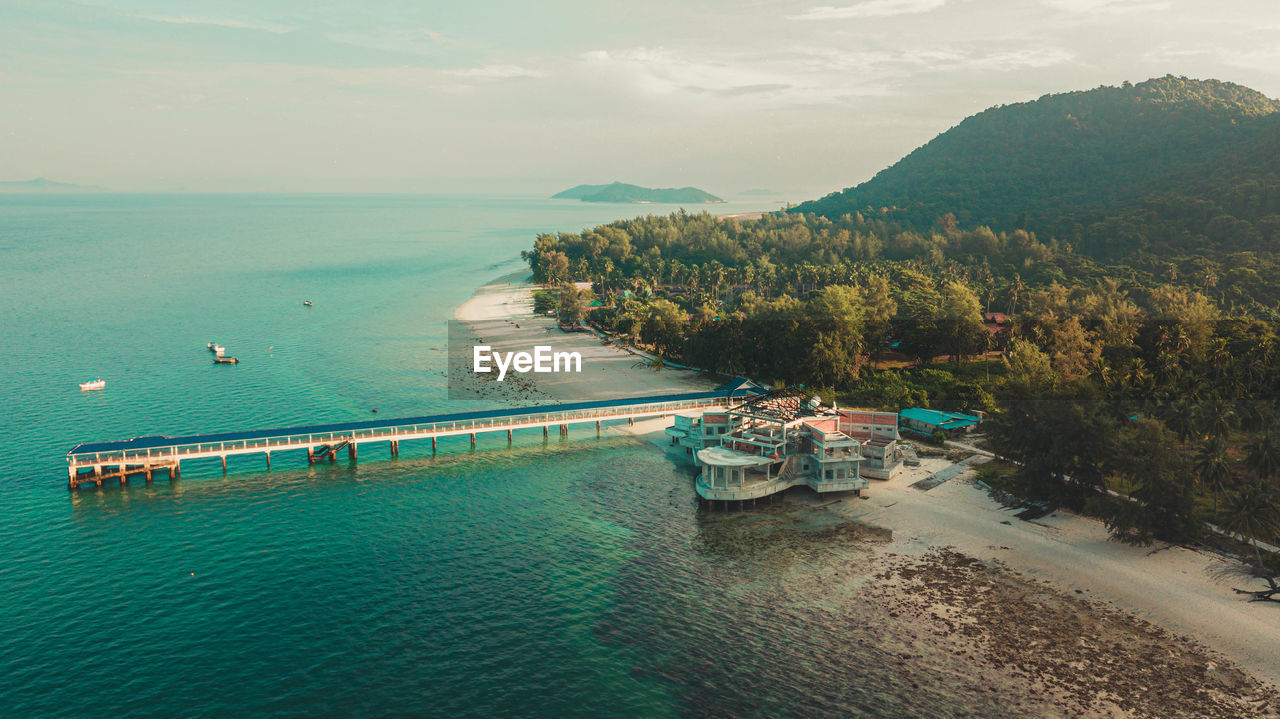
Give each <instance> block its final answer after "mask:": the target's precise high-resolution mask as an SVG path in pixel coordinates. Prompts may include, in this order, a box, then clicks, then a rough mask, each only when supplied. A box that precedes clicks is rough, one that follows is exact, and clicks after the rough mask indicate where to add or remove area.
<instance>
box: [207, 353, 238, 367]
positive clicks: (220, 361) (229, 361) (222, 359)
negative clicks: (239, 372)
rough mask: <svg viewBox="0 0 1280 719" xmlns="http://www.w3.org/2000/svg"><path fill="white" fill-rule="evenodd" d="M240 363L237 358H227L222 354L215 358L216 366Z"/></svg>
mask: <svg viewBox="0 0 1280 719" xmlns="http://www.w3.org/2000/svg"><path fill="white" fill-rule="evenodd" d="M239 362H240V360H238V359H236V358H235V357H227V356H225V355H223V354H222V353H221V352H219V353H218V356H217V357H214V358H213V363H214V364H237V363H239Z"/></svg>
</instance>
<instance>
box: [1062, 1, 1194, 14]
mask: <svg viewBox="0 0 1280 719" xmlns="http://www.w3.org/2000/svg"><path fill="white" fill-rule="evenodd" d="M1042 2H1043V3H1044V4H1045V5H1048V6H1049V7H1051V8H1054V9H1055V10H1063V11H1066V12H1074V13H1086V14H1098V15H1125V14H1128V13H1139V12H1156V11H1158V10H1168V9H1169V3H1168V1H1167V0H1042Z"/></svg>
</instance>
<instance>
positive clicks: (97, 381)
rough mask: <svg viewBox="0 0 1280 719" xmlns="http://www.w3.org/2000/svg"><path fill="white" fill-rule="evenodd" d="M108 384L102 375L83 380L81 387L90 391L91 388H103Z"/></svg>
mask: <svg viewBox="0 0 1280 719" xmlns="http://www.w3.org/2000/svg"><path fill="white" fill-rule="evenodd" d="M106 386H107V381H106V380H105V379H102V378H101V377H94V378H93V379H91V380H89V381H88V382H81V383H80V389H82V390H85V391H88V390H91V389H102V388H103V387H106Z"/></svg>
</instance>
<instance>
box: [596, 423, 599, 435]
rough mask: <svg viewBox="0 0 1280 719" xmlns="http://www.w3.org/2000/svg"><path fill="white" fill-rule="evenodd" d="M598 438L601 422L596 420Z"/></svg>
mask: <svg viewBox="0 0 1280 719" xmlns="http://www.w3.org/2000/svg"><path fill="white" fill-rule="evenodd" d="M596 436H597V437H599V436H600V420H598V419H597V420H596Z"/></svg>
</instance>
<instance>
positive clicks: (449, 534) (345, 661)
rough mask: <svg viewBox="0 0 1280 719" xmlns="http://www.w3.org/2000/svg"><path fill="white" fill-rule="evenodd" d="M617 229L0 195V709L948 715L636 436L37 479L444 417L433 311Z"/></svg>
mask: <svg viewBox="0 0 1280 719" xmlns="http://www.w3.org/2000/svg"><path fill="white" fill-rule="evenodd" d="M634 209H635V208H632V207H626V206H593V205H583V204H581V203H564V202H553V201H549V200H544V199H538V198H518V197H503V198H475V197H367V196H362V197H350V196H300V197H288V196H107V195H93V196H69V197H29V196H8V197H5V196H0V318H2V320H0V328H2V329H0V346H2V347H3V350H4V356H3V359H4V363H3V365H2V366H0V399H2V400H3V402H4V411H3V412H2V413H0V436H2V437H3V445H0V457H2V460H0V462H2V463H0V480H2V481H0V716H2V717H28V716H29V717H56V716H69V717H71V716H74V717H79V716H102V717H114V716H123V715H142V714H146V715H153V716H192V717H232V716H256V715H272V716H299V717H320V716H335V717H348V716H458V715H474V716H501V715H507V716H548V717H560V716H635V717H651V716H681V715H684V716H688V715H739V716H742V715H755V716H778V715H793V716H814V715H822V714H829V715H847V714H850V713H852V714H865V715H880V716H895V715H896V716H922V715H934V716H946V715H950V714H952V712H953V710H955V709H956V707H952V706H949V703H948V702H947V700H946V698H945V696H942V694H941V693H940V691H939V693H938V694H937V695H933V694H931V693H930V691H929V690H927V689H926V690H912V691H910V692H900V691H897V690H896V688H895V687H896V680H895V677H894V676H892V675H891V674H890V673H889V671H888V670H887V669H885V668H884V666H887V662H886V661H884V656H882V655H883V654H884V651H882V650H881V649H877V648H875V647H874V644H867V641H868V638H867V637H866V636H864V635H861V634H859V631H860V630H859V629H857V628H856V627H857V616H856V614H855V615H852V616H851V615H849V614H848V612H851V611H852V612H856V604H855V603H845V604H841V605H840V606H841V609H840V610H839V611H833V610H832V609H831V608H830V605H831V602H829V601H827V599H828V598H825V597H818V598H807V597H805V595H804V593H803V592H802V591H798V590H797V589H796V586H798V585H797V584H796V582H801V583H802V582H803V581H804V580H805V577H806V576H808V575H810V574H812V573H814V572H817V573H821V572H822V571H825V570H823V569H822V568H823V567H824V566H826V565H825V564H824V563H825V562H828V561H829V555H830V550H831V549H832V547H831V546H829V545H828V544H827V543H826V542H827V541H828V540H825V539H822V537H823V536H825V535H823V534H822V533H821V532H818V533H816V534H812V537H811V535H810V534H809V533H806V532H807V530H806V531H800V532H798V533H795V536H794V537H793V536H792V535H791V534H788V535H787V536H788V537H790V539H787V540H786V541H783V542H781V543H777V544H769V543H768V542H762V539H761V538H762V534H761V533H762V532H763V533H765V534H767V533H768V532H770V531H772V532H776V531H777V527H776V526H775V525H776V524H777V523H776V522H772V521H762V517H761V515H752V514H746V515H726V516H721V515H706V514H702V513H700V512H699V511H698V510H697V508H696V505H695V504H694V502H693V494H692V490H691V486H690V476H691V474H690V472H689V470H688V469H687V468H686V467H684V466H682V465H681V464H680V463H679V462H677V461H674V460H672V459H671V458H669V457H668V456H666V455H665V454H664V453H663V452H661V451H660V450H658V449H656V448H655V447H652V446H649V445H647V444H644V443H641V442H638V441H636V440H634V439H629V438H624V437H618V436H610V435H606V436H605V438H603V439H596V438H595V437H594V436H592V435H593V433H588V432H585V431H584V432H583V433H581V436H575V437H572V438H571V439H570V440H569V441H567V442H565V441H559V440H558V439H556V438H553V439H552V441H550V442H549V443H546V444H544V442H543V440H542V437H541V434H540V433H533V434H530V435H529V436H520V435H517V438H516V442H515V444H514V446H513V447H510V448H509V447H507V445H506V441H505V439H504V438H489V439H487V440H486V439H485V438H482V439H481V444H480V448H479V451H478V452H476V453H474V454H472V453H470V452H468V451H467V449H466V447H465V446H464V445H462V444H452V445H451V444H442V450H443V451H442V452H441V454H440V455H439V456H438V457H435V458H432V457H430V456H429V455H430V449H429V447H417V448H414V447H411V446H409V445H408V444H406V445H405V446H404V447H403V448H402V452H401V457H400V458H399V459H397V460H388V459H386V458H385V450H382V451H381V452H379V450H362V452H361V461H360V462H359V463H350V462H347V461H345V457H344V461H339V462H337V463H335V464H319V465H316V466H313V467H312V466H307V465H306V463H305V462H303V461H298V462H297V463H290V461H288V459H287V458H286V457H284V456H278V457H276V459H275V461H274V462H273V471H271V472H267V471H265V469H264V468H263V467H262V466H261V460H260V459H254V458H232V460H231V462H230V468H229V469H230V471H229V473H228V474H227V475H226V476H223V474H222V473H221V471H220V468H218V467H217V465H216V463H210V464H208V465H205V466H200V465H198V464H192V466H190V467H188V466H187V465H186V464H184V467H183V479H182V480H181V481H180V482H176V483H173V484H170V483H168V482H167V481H165V480H163V479H161V480H158V481H157V482H156V483H155V484H154V485H153V486H150V487H148V486H144V485H143V484H142V483H141V482H140V481H135V483H134V485H132V486H129V487H125V488H116V487H106V488H103V489H100V490H96V489H87V490H81V491H79V492H69V491H68V490H67V489H66V487H65V483H66V471H65V464H64V461H63V454H64V453H65V452H66V450H67V449H68V448H70V446H71V445H73V444H74V443H76V442H78V441H89V440H110V439H122V438H127V437H130V436H140V435H147V434H180V433H187V432H209V431H218V430H231V429H247V428H255V427H259V428H260V427H270V426H280V425H290V424H296V423H311V422H322V421H339V420H346V419H361V418H367V417H371V416H372V415H371V413H370V410H371V409H372V408H375V407H376V408H378V410H379V415H378V416H380V417H395V416H401V415H415V414H422V413H427V412H433V411H447V410H449V409H454V408H463V407H462V406H460V405H459V404H458V403H452V404H451V403H450V402H448V401H447V400H446V399H445V396H446V393H445V384H444V379H445V378H444V352H443V349H444V341H445V340H444V337H445V324H444V322H445V320H446V319H447V318H448V317H450V316H451V314H452V311H453V309H454V307H455V306H457V305H458V304H460V303H461V302H462V301H464V300H465V299H466V298H467V297H468V296H469V295H470V294H471V292H472V291H473V290H474V288H475V287H477V286H478V285H480V284H482V283H483V282H485V281H487V280H489V279H492V278H493V277H496V276H498V275H501V274H504V273H507V272H511V271H514V270H517V269H519V268H520V266H521V265H520V261H519V259H518V253H519V251H520V250H522V249H525V248H526V247H528V246H529V245H530V243H531V241H532V237H533V235H534V233H536V232H541V231H555V230H573V231H576V230H578V229H580V228H582V227H584V226H589V225H592V224H596V223H599V222H604V221H607V220H610V219H613V218H614V217H616V216H619V215H624V214H631V213H632V212H633V211H634ZM646 209H653V210H657V211H665V209H666V208H658V207H655V208H646ZM738 209H757V208H737V207H734V206H728V207H726V206H717V208H716V210H717V211H720V210H724V211H734V210H738ZM303 299H311V300H313V301H314V304H315V306H314V308H311V309H307V308H304V307H303V306H302V305H301V301H302V300H303ZM210 340H215V341H218V342H220V343H221V344H224V345H226V346H227V347H228V349H229V351H230V353H232V354H234V355H236V356H238V357H240V358H241V360H242V363H241V364H240V365H237V366H214V365H212V364H211V363H210V361H209V354H208V352H207V350H206V349H205V343H206V342H208V341H210ZM433 348H439V349H433ZM94 375H101V376H102V377H103V378H104V379H106V380H107V389H106V390H105V391H102V392H94V393H81V392H79V391H78V389H77V388H76V384H77V383H78V382H81V381H84V380H85V379H88V378H90V377H92V376H94ZM465 408H467V409H474V408H477V407H476V405H474V404H467V405H466V406H465ZM766 527H772V529H766ZM796 537H798V539H797V538H796ZM810 537H811V538H810ZM762 547H763V548H762ZM779 547H782V549H779ZM749 548H750V549H749ZM811 599H812V602H811V601H810V600H811Z"/></svg>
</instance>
